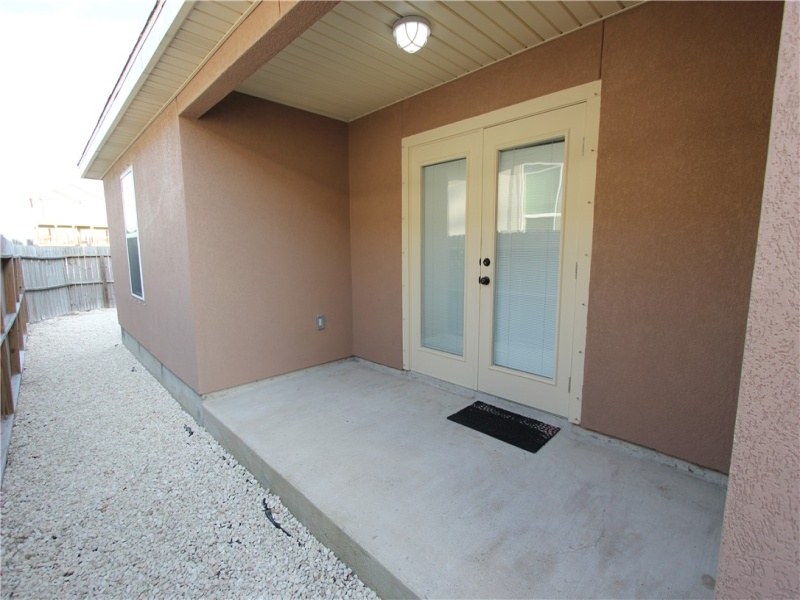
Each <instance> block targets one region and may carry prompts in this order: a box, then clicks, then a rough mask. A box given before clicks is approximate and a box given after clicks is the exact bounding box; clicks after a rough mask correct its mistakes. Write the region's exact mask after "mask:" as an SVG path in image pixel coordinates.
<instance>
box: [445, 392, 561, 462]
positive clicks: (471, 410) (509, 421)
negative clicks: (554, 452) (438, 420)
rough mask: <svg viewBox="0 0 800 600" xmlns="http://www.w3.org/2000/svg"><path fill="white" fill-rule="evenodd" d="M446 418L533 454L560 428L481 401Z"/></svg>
mask: <svg viewBox="0 0 800 600" xmlns="http://www.w3.org/2000/svg"><path fill="white" fill-rule="evenodd" d="M447 419H448V420H449V421H453V422H454V423H459V424H461V425H464V426H466V427H469V428H470V429H474V430H475V431H480V432H481V433H485V434H486V435H490V436H492V437H493V438H495V439H498V440H500V441H501V442H505V443H507V444H511V445H512V446H516V447H517V448H522V449H523V450H527V451H528V452H533V453H536V452H537V451H538V450H539V449H540V448H541V447H542V446H544V445H545V444H546V443H547V442H548V441H549V440H550V438H552V437H553V436H554V435H555V434H557V433H558V432H559V431H561V428H560V427H554V426H553V425H548V424H547V423H542V422H541V421H537V420H536V419H531V418H530V417H523V416H522V415H517V414H515V413H512V412H510V411H507V410H503V409H502V408H497V407H496V406H491V405H489V404H484V403H483V402H476V403H475V404H472V405H470V406H468V407H466V408H463V409H461V410H460V411H458V412H457V413H455V414H453V415H450V416H449V417H447Z"/></svg>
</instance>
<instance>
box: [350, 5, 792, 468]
mask: <svg viewBox="0 0 800 600" xmlns="http://www.w3.org/2000/svg"><path fill="white" fill-rule="evenodd" d="M780 22H781V5H780V4H777V3H714V2H709V3H680V2H679V3H649V4H647V5H644V6H640V7H637V8H635V9H634V10H631V11H630V12H628V13H624V14H622V15H619V16H616V17H613V18H611V19H609V20H608V21H606V22H605V23H603V24H600V25H596V26H592V27H589V28H586V29H584V30H581V31H579V32H576V33H574V34H571V35H568V36H566V37H564V38H562V39H559V40H557V41H554V42H551V43H548V44H546V45H544V46H542V47H540V48H535V49H532V50H530V51H528V52H525V53H523V54H520V55H518V56H516V57H513V58H511V59H508V60H506V61H503V62H501V63H499V64H497V65H495V66H492V67H489V68H487V69H484V70H482V71H479V72H477V73H475V74H473V75H470V76H467V77H464V78H462V79H459V80H457V81H455V82H452V83H450V84H448V85H444V86H441V87H439V88H436V89H434V90H432V91H430V92H427V93H425V94H421V95H419V96H416V97H413V98H411V99H409V100H407V101H405V102H403V103H402V104H401V105H400V109H399V110H400V114H399V115H398V114H397V111H398V108H397V107H390V108H389V109H386V110H384V111H381V112H379V113H376V114H373V115H370V116H368V117H366V118H365V119H362V120H360V121H357V122H355V123H352V124H351V126H350V144H351V165H350V174H351V188H352V190H353V192H354V195H353V201H352V204H351V212H352V214H351V222H352V224H353V227H352V248H353V257H354V258H353V281H354V288H353V298H354V301H358V305H357V310H355V311H354V319H355V321H354V336H355V337H354V348H356V352H357V354H359V355H360V356H363V357H364V358H368V359H371V360H377V361H378V362H384V361H385V362H386V364H389V365H391V366H394V367H400V366H401V364H402V355H401V350H402V347H401V346H402V344H401V343H400V341H399V340H401V339H402V309H401V306H400V303H399V301H396V300H395V301H388V302H382V303H379V302H378V301H379V300H380V298H376V299H375V301H373V302H372V303H371V304H369V303H367V302H366V301H364V300H360V299H366V298H367V297H368V294H369V290H370V289H375V288H379V287H380V286H381V285H384V282H387V281H393V282H396V283H395V284H394V285H395V286H399V282H400V280H401V268H400V265H401V263H400V262H399V261H398V260H397V258H395V257H399V256H401V225H402V224H401V220H400V218H399V214H400V202H401V199H400V198H401V192H400V177H399V162H400V138H402V137H403V136H406V135H411V134H414V133H418V132H420V131H425V130H428V129H431V128H433V127H437V126H440V125H443V124H446V123H450V122H454V121H457V120H460V119H464V118H467V117H470V116H473V115H477V114H480V113H483V112H487V111H490V110H493V109H496V108H500V107H503V106H507V105H510V104H514V103H517V102H521V101H524V100H527V99H530V98H534V97H537V96H541V95H544V94H547V93H550V92H554V91H557V90H560V89H564V88H567V87H571V86H574V85H578V84H581V83H586V82H588V81H594V80H597V79H601V80H602V82H603V97H602V101H601V117H600V123H601V131H600V146H599V154H598V157H599V158H598V177H597V194H596V209H595V225H594V227H595V229H594V240H593V243H594V253H593V257H592V274H591V282H590V300H589V324H588V331H587V348H586V370H585V381H584V400H583V424H584V426H586V427H589V428H591V429H596V430H598V431H601V432H604V433H607V434H610V435H613V436H616V437H620V438H623V439H626V440H630V441H633V442H636V443H639V444H642V445H645V446H649V447H651V448H655V449H656V450H659V451H661V452H665V453H667V454H670V455H673V456H677V457H680V458H683V459H686V460H689V461H691V462H695V463H699V464H701V465H704V466H708V467H711V468H714V469H718V470H721V471H726V470H727V468H728V460H729V455H730V449H731V443H732V433H733V424H734V419H735V410H736V398H737V394H738V381H739V368H740V366H741V357H742V349H743V345H744V331H745V320H746V315H747V306H748V298H749V281H750V274H751V272H752V265H753V256H754V253H755V240H756V234H757V227H758V212H759V207H760V198H761V187H762V181H763V173H764V161H765V157H766V147H767V139H768V131H769V116H770V98H771V95H772V82H773V79H774V72H775V60H776V56H777V42H778V35H779V30H780ZM398 120H399V121H400V122H399V124H398V123H397V121H398ZM376 126H377V127H382V128H383V129H382V131H383V132H384V133H385V136H383V137H381V138H380V139H377V138H378V136H376V135H375V133H374V132H375V129H374V128H375V127H376ZM390 135H394V136H395V137H393V138H390V137H389V136H390ZM370 149H371V150H370ZM387 158H388V159H391V161H393V162H387ZM392 181H394V183H392ZM361 190H368V192H364V193H362V192H361ZM375 207H382V209H381V210H382V212H383V213H385V214H387V215H392V214H393V215H394V218H393V219H392V220H391V222H389V223H386V224H385V225H384V226H382V229H381V235H380V237H378V236H374V235H367V234H365V233H364V232H363V231H361V227H363V225H364V224H365V223H369V222H370V221H371V219H372V218H373V215H372V213H373V212H374V211H375ZM364 253H370V254H371V255H372V256H373V259H372V260H364V259H362V258H361V256H362V255H363V254H364ZM383 256H385V257H391V258H387V259H385V260H379V259H378V257H383ZM354 306H355V305H354ZM370 336H371V337H372V338H373V339H374V338H376V337H377V338H380V339H383V340H387V341H389V340H391V341H392V343H394V344H396V345H395V346H394V348H393V349H391V351H388V350H387V349H384V348H377V347H374V346H373V344H372V343H371V342H370V341H369V340H368V339H367V338H368V337H370ZM362 352H363V354H362Z"/></svg>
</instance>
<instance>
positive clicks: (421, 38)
mask: <svg viewBox="0 0 800 600" xmlns="http://www.w3.org/2000/svg"><path fill="white" fill-rule="evenodd" d="M392 31H393V33H394V40H395V41H396V42H397V45H398V46H399V47H400V48H402V49H403V50H405V51H406V52H408V53H409V54H413V53H414V52H416V51H417V50H419V49H421V48H422V47H423V46H424V45H425V43H426V42H427V41H428V36H429V35H430V33H431V24H430V23H429V22H428V20H427V19H423V18H422V17H403V18H402V19H398V20H397V21H395V22H394V25H392Z"/></svg>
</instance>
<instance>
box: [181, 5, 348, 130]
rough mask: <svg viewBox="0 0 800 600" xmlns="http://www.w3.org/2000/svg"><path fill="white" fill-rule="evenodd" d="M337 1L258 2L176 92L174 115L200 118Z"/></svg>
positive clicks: (330, 8) (323, 14)
mask: <svg viewBox="0 0 800 600" xmlns="http://www.w3.org/2000/svg"><path fill="white" fill-rule="evenodd" d="M338 3H339V2H338V0H337V1H316V0H313V1H310V0H303V1H298V0H273V1H270V2H261V3H260V4H259V5H258V7H256V8H255V9H254V10H253V12H252V13H251V14H250V15H249V16H248V18H247V19H246V20H245V21H244V22H243V23H242V24H241V25H240V26H239V27H238V28H237V29H236V31H234V32H233V34H231V36H230V37H229V38H228V39H227V40H226V41H225V43H224V44H223V45H222V46H221V47H220V48H219V49H218V50H217V52H216V53H215V54H214V56H212V57H211V59H209V61H208V62H207V63H206V64H205V65H204V66H203V67H202V69H201V70H200V71H199V72H198V73H197V74H196V75H195V76H194V78H193V79H192V81H191V82H189V84H188V85H187V86H186V87H185V88H184V89H183V91H181V93H180V94H179V95H178V98H177V103H178V114H179V115H180V116H182V117H189V118H193V119H197V118H200V117H201V116H202V115H204V114H205V113H206V112H207V111H208V110H210V109H211V108H212V107H213V106H215V105H216V104H217V103H218V102H219V101H220V100H222V99H223V98H224V97H225V96H227V95H228V94H229V93H231V92H232V91H233V90H234V89H236V87H237V86H239V85H240V84H241V83H242V82H243V81H245V80H246V79H247V78H248V77H250V76H251V75H252V74H253V73H255V72H256V71H258V69H260V68H261V66H262V65H264V64H265V63H267V62H268V61H270V60H271V59H272V58H273V57H275V56H276V55H277V54H278V53H279V52H280V51H281V50H283V49H284V48H285V47H286V46H288V45H289V44H291V43H292V42H293V41H294V40H295V39H296V38H297V37H299V36H300V35H302V34H303V32H305V31H306V30H307V29H308V28H309V27H311V26H312V25H313V24H314V23H316V22H317V21H318V20H319V19H321V18H322V17H324V16H325V15H326V14H328V12H330V11H331V10H332V9H333V8H334V7H335V6H336V5H337V4H338Z"/></svg>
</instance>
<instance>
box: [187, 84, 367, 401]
mask: <svg viewBox="0 0 800 600" xmlns="http://www.w3.org/2000/svg"><path fill="white" fill-rule="evenodd" d="M180 139H181V146H182V150H183V170H184V177H185V191H186V211H187V222H188V226H189V231H190V235H189V253H190V255H191V257H192V263H191V281H192V290H193V294H194V303H195V306H194V309H195V313H194V318H195V335H196V338H197V360H198V372H199V378H198V387H197V388H195V390H196V391H197V392H198V393H200V394H204V393H209V392H212V391H216V390H220V389H225V388H228V387H232V386H236V385H241V384H244V383H247V382H251V381H256V380H259V379H264V378H266V377H270V376H273V375H277V374H280V373H286V372H289V371H295V370H298V369H302V368H304V367H308V366H312V365H317V364H321V363H325V362H328V361H332V360H337V359H339V358H344V357H347V356H350V355H352V352H353V344H352V331H353V326H352V308H351V277H350V236H349V231H350V212H349V196H348V194H349V188H348V165H347V126H346V125H345V124H344V123H341V122H338V121H334V120H332V119H328V118H325V117H319V116H316V115H312V114H310V113H306V112H303V111H299V110H295V109H291V108H288V107H285V106H281V105H278V104H273V103H270V102H266V101H263V100H259V99H257V98H253V97H250V96H245V95H242V94H237V93H234V94H231V95H230V96H228V97H227V98H226V99H225V100H223V101H222V102H221V103H220V104H218V105H217V106H216V107H214V108H213V109H212V110H211V111H209V112H208V113H207V114H206V115H205V116H204V117H202V118H201V119H199V120H192V119H183V118H182V119H180ZM317 314H324V315H325V317H326V320H327V326H326V328H325V329H324V330H321V331H318V330H317V327H316V315H317Z"/></svg>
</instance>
